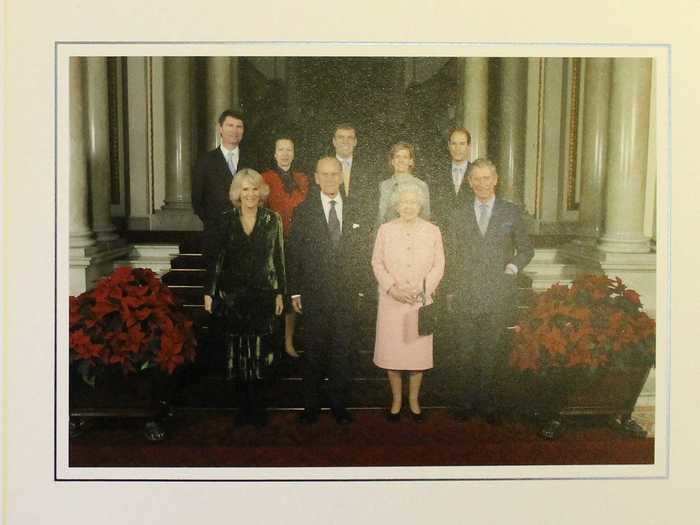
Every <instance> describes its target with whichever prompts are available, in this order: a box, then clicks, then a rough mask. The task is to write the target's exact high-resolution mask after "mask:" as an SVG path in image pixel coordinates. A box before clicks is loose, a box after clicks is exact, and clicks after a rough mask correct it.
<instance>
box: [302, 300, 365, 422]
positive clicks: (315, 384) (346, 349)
mask: <svg viewBox="0 0 700 525" xmlns="http://www.w3.org/2000/svg"><path fill="white" fill-rule="evenodd" d="M305 314H306V315H305V316H304V317H305V320H304V338H303V350H304V355H303V357H302V374H303V379H304V408H306V409H308V410H318V409H319V408H320V407H321V399H320V386H321V382H322V381H323V378H324V376H327V377H328V389H327V394H328V400H329V402H330V407H331V409H332V410H336V409H340V408H345V407H346V406H347V404H348V402H349V399H350V378H351V366H352V360H351V357H350V356H351V350H350V349H351V345H352V331H353V327H352V326H351V325H352V319H351V316H349V315H342V314H340V313H339V312H332V311H331V312H330V315H329V314H326V315H321V314H320V312H316V313H315V314H314V315H309V313H306V312H305Z"/></svg>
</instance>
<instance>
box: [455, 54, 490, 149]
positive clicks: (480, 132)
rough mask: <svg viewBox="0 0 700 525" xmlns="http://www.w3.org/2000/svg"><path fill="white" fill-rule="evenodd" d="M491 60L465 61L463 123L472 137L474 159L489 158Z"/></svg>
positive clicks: (467, 59)
mask: <svg viewBox="0 0 700 525" xmlns="http://www.w3.org/2000/svg"><path fill="white" fill-rule="evenodd" d="M488 94H489V59H488V58H465V59H464V94H463V95H464V96H463V101H462V107H463V108H464V109H463V115H462V117H463V118H462V122H463V125H464V127H465V128H467V129H468V130H469V133H470V134H471V136H472V146H471V156H472V159H471V160H474V159H478V158H479V157H488Z"/></svg>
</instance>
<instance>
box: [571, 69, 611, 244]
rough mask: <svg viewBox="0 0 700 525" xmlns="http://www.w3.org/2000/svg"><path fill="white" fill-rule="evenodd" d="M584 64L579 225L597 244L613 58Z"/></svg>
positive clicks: (600, 216)
mask: <svg viewBox="0 0 700 525" xmlns="http://www.w3.org/2000/svg"><path fill="white" fill-rule="evenodd" d="M585 65H586V72H585V75H586V76H585V88H584V101H583V129H582V132H583V137H582V142H581V204H580V206H579V223H580V225H581V234H582V235H583V236H584V237H587V238H589V239H594V240H596V241H597V239H598V237H600V234H601V233H602V232H601V228H602V224H603V189H604V185H603V181H604V174H605V165H606V160H607V149H608V108H609V103H610V73H611V69H612V59H610V58H586V59H585Z"/></svg>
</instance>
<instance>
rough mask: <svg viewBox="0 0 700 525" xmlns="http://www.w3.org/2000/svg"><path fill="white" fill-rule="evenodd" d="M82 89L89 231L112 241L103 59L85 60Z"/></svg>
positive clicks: (112, 228) (113, 235) (105, 76)
mask: <svg viewBox="0 0 700 525" xmlns="http://www.w3.org/2000/svg"><path fill="white" fill-rule="evenodd" d="M85 66H86V67H85V78H86V82H85V90H86V94H87V130H86V131H87V146H88V147H87V154H88V174H89V177H90V195H91V198H92V228H93V230H94V231H95V233H96V234H97V240H98V241H113V240H115V239H117V238H118V237H119V236H118V235H117V234H116V233H115V232H116V228H115V227H114V225H113V224H112V213H111V210H110V205H111V198H110V197H111V195H110V192H111V190H110V187H111V180H110V176H111V172H110V168H111V166H110V159H109V97H108V83H107V58H106V57H88V58H86V59H85Z"/></svg>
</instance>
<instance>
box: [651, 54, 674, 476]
mask: <svg viewBox="0 0 700 525" xmlns="http://www.w3.org/2000/svg"><path fill="white" fill-rule="evenodd" d="M671 51H672V48H671V46H670V45H669V46H668V50H667V52H668V66H667V67H668V72H667V78H668V85H667V87H666V96H667V100H666V102H667V104H668V109H667V111H666V113H667V114H668V130H667V131H666V133H667V135H668V160H667V161H666V162H667V163H668V186H667V192H668V207H667V210H666V218H667V220H668V226H667V228H666V236H667V242H666V245H667V247H668V248H667V249H668V254H667V256H666V264H667V265H668V291H667V292H666V294H667V296H668V318H667V319H666V322H667V324H668V326H667V330H668V335H667V342H668V346H667V348H668V356H666V366H668V370H667V371H666V375H667V380H668V388H667V390H666V392H667V395H668V399H667V400H666V477H667V478H668V477H670V475H671V386H672V384H673V383H672V382H671V337H672V336H671V308H672V307H673V302H672V301H671V297H672V295H673V294H672V290H673V286H671V284H672V277H671V274H672V272H671V244H672V243H671V221H672V216H671V210H672V209H673V206H672V202H671V199H672V198H673V192H672V191H671V187H672V186H673V184H672V182H673V181H672V173H673V169H672V166H673V154H672V148H673V125H672V119H673V111H672V110H671V107H672V100H673V99H672V96H671V95H672V90H671V71H673V67H672V65H671V59H672V56H671ZM657 122H658V119H657ZM657 148H658V144H657ZM658 188H659V180H658V177H657V180H656V189H657V192H658ZM657 194H658V193H657ZM654 286H656V283H654ZM654 388H655V389H656V384H654ZM654 400H655V401H654V402H655V403H656V393H654Z"/></svg>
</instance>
